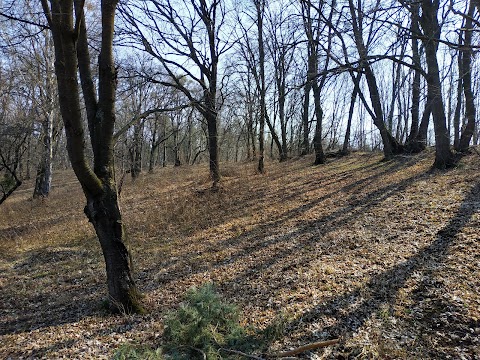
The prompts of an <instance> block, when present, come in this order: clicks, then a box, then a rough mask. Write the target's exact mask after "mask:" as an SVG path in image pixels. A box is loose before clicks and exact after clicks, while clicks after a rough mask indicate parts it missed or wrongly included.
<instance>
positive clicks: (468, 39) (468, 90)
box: [456, 2, 476, 152]
mask: <svg viewBox="0 0 480 360" xmlns="http://www.w3.org/2000/svg"><path fill="white" fill-rule="evenodd" d="M474 10H475V8H474V5H473V2H470V5H469V8H468V14H467V17H466V20H465V28H464V29H465V30H464V32H465V40H464V44H463V45H464V46H463V50H462V51H461V53H462V71H463V72H462V74H461V78H462V83H463V92H464V94H465V116H466V118H467V125H466V126H465V128H464V129H463V132H462V136H461V138H460V141H459V143H458V147H457V148H456V150H457V151H459V152H467V151H468V148H469V145H470V141H471V140H472V136H473V133H474V132H475V113H476V111H475V102H474V96H473V92H472V31H473V21H472V19H473V15H474Z"/></svg>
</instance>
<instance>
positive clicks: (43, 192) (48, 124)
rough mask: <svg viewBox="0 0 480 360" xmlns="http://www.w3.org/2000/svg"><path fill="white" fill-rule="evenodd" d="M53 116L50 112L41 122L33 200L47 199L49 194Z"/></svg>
mask: <svg viewBox="0 0 480 360" xmlns="http://www.w3.org/2000/svg"><path fill="white" fill-rule="evenodd" d="M53 116H54V111H53V110H52V111H51V112H50V113H49V114H47V116H46V117H45V119H44V120H43V122H42V133H43V139H42V143H43V149H42V150H43V151H42V158H41V160H40V163H39V164H38V169H37V177H36V179H35V188H34V190H33V197H34V198H37V197H47V196H48V194H50V187H51V184H52V165H53Z"/></svg>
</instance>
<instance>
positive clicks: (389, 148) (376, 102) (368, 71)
mask: <svg viewBox="0 0 480 360" xmlns="http://www.w3.org/2000/svg"><path fill="white" fill-rule="evenodd" d="M348 5H349V9H350V15H351V16H352V25H353V35H354V38H355V45H356V47H357V51H358V54H359V56H360V65H361V67H362V69H363V70H364V74H365V79H366V81H367V85H368V91H369V93H370V100H371V102H372V107H373V111H374V116H373V123H374V125H375V126H376V127H377V129H378V130H379V131H380V136H381V137H382V143H383V154H384V156H385V159H387V160H388V159H390V158H392V157H393V155H396V154H401V153H402V152H403V146H402V145H401V144H400V143H399V142H398V141H397V140H396V139H395V138H394V137H393V136H392V135H391V133H390V132H389V131H388V129H387V127H386V126H385V121H384V114H383V108H382V103H381V98H380V93H379V90H378V85H377V79H376V77H375V74H374V72H373V70H372V67H371V66H370V64H369V63H368V61H367V57H368V56H367V55H368V53H367V47H366V46H365V43H364V41H363V34H362V21H361V19H359V18H358V17H357V14H356V11H357V10H356V9H355V6H354V4H353V1H352V0H349V1H348ZM358 11H361V9H358Z"/></svg>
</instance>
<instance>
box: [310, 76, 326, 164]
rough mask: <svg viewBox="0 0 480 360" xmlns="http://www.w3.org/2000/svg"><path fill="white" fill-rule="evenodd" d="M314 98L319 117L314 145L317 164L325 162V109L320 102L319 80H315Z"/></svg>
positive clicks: (316, 115) (317, 116)
mask: <svg viewBox="0 0 480 360" xmlns="http://www.w3.org/2000/svg"><path fill="white" fill-rule="evenodd" d="M312 87H313V99H314V101H315V117H316V119H317V122H316V125H315V136H314V138H313V147H314V149H315V165H320V164H324V163H325V153H324V152H323V145H322V121H323V110H322V104H321V103H320V101H321V100H320V91H321V89H320V87H319V86H318V83H317V80H314V81H313V86H312Z"/></svg>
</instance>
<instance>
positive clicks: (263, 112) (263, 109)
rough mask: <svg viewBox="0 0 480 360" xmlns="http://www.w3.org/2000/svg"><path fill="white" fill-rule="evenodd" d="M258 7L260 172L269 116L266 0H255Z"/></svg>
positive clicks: (263, 164) (263, 160) (263, 159)
mask: <svg viewBox="0 0 480 360" xmlns="http://www.w3.org/2000/svg"><path fill="white" fill-rule="evenodd" d="M255 6H256V9H257V30H258V62H259V67H260V69H259V72H260V79H259V80H260V89H259V91H260V118H259V121H260V131H259V134H258V145H259V149H258V152H259V154H258V172H259V173H261V174H263V173H264V172H265V120H266V116H267V105H266V99H265V98H266V92H267V90H266V84H265V48H264V43H263V16H264V13H265V0H255Z"/></svg>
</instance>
